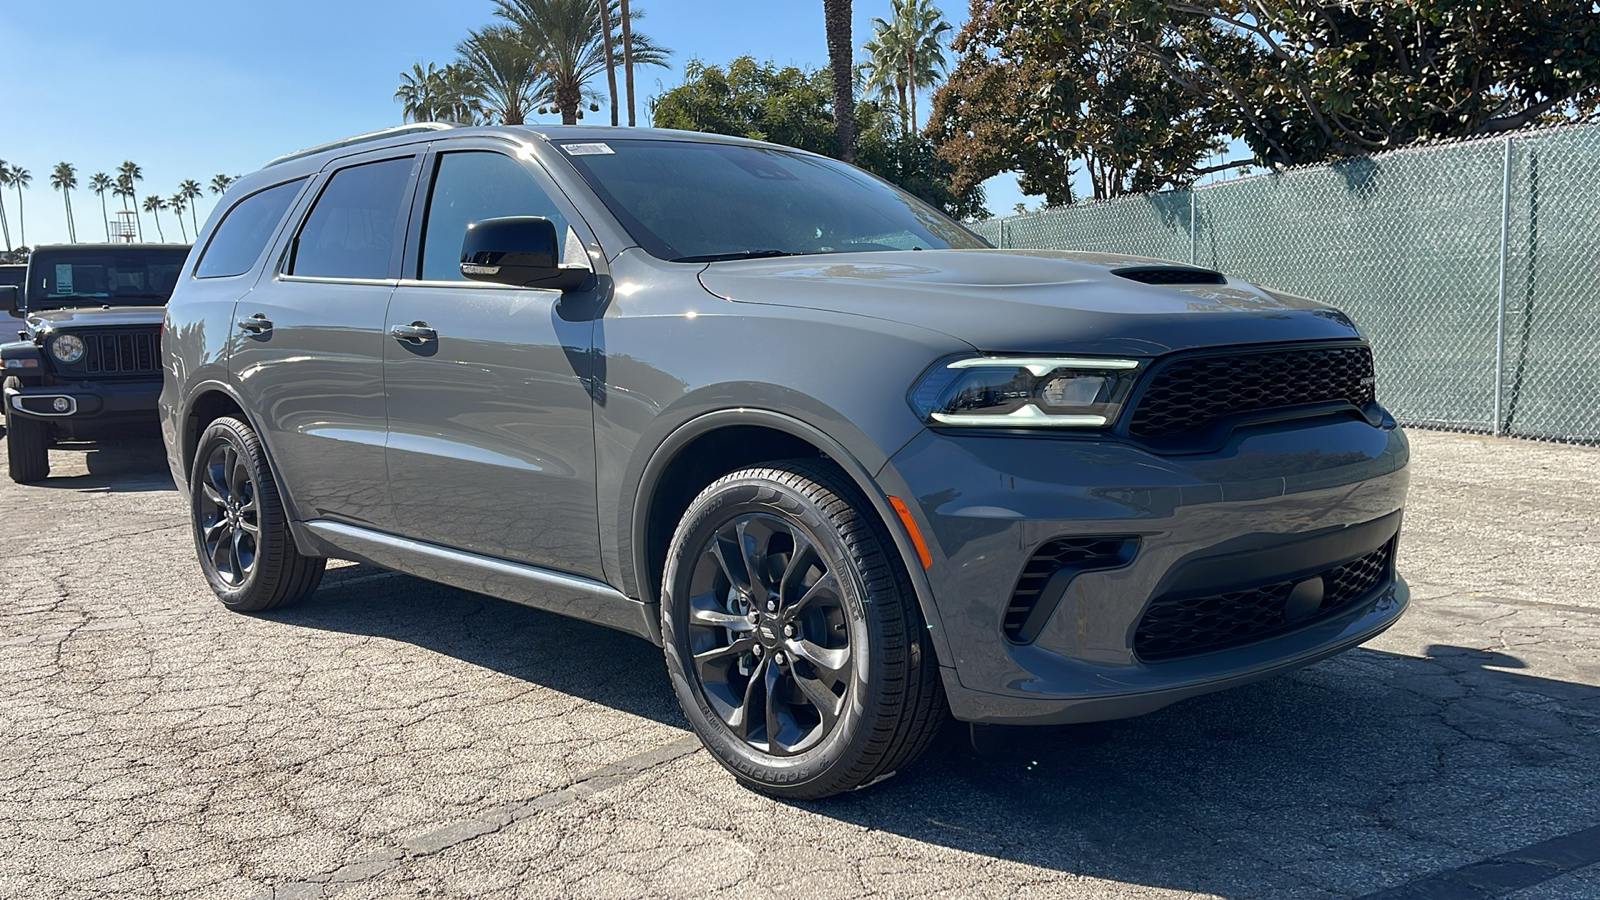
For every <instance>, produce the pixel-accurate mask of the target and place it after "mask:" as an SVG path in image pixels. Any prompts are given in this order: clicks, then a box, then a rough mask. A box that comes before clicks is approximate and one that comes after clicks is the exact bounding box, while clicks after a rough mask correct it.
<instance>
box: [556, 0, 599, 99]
mask: <svg viewBox="0 0 1600 900" xmlns="http://www.w3.org/2000/svg"><path fill="white" fill-rule="evenodd" d="M602 2H603V0H602ZM582 102H583V89H582V88H580V87H579V86H578V84H577V83H576V82H569V81H560V82H557V83H556V109H559V110H561V124H563V125H576V124H578V104H580V103H582Z"/></svg>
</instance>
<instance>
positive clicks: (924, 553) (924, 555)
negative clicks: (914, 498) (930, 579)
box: [889, 497, 933, 569]
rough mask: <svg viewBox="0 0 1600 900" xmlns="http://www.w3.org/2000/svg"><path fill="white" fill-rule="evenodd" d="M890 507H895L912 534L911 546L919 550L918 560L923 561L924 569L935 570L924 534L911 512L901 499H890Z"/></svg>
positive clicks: (907, 529)
mask: <svg viewBox="0 0 1600 900" xmlns="http://www.w3.org/2000/svg"><path fill="white" fill-rule="evenodd" d="M889 505H890V506H893V507H894V511H895V514H896V515H898V516H899V517H900V521H901V523H902V524H904V525H905V526H906V531H908V532H910V533H911V545H912V546H913V547H916V548H917V559H919V560H921V561H922V568H924V569H931V568H933V556H932V555H931V554H929V553H928V545H927V543H926V542H924V541H923V540H922V532H920V531H918V530H917V523H916V521H915V520H913V519H912V518H911V510H909V509H906V505H905V503H903V502H902V501H901V500H900V498H899V497H890V498H889Z"/></svg>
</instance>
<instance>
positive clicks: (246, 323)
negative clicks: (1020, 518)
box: [239, 313, 272, 334]
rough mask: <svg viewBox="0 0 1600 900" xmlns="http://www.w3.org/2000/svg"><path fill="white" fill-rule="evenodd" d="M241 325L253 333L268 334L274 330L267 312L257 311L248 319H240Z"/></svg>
mask: <svg viewBox="0 0 1600 900" xmlns="http://www.w3.org/2000/svg"><path fill="white" fill-rule="evenodd" d="M239 327H240V328H243V329H244V330H245V331H248V332H250V333H251V334H266V333H267V332H269V331H271V330H272V320H271V319H268V318H267V316H266V314H265V313H256V314H255V315H253V316H251V317H250V318H248V319H240V320H239Z"/></svg>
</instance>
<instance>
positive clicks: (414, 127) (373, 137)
mask: <svg viewBox="0 0 1600 900" xmlns="http://www.w3.org/2000/svg"><path fill="white" fill-rule="evenodd" d="M453 127H455V126H453V125H449V124H446V123H444V122H416V123H414V124H411V125H396V126H395V127H393V128H385V129H383V130H381V131H369V132H367V133H366V134H358V135H355V136H354V137H347V138H341V139H340V140H337V141H329V142H328V143H326V144H318V145H316V146H315V147H307V148H306V149H304V150H296V151H295V152H293V153H287V154H284V155H283V156H280V157H278V158H277V159H274V160H273V161H272V162H269V163H267V164H266V165H265V166H263V167H262V168H270V167H272V166H275V165H277V164H278V163H284V162H288V161H289V160H291V159H301V158H303V157H306V156H311V155H313V154H317V153H321V152H323V151H324V150H337V149H338V148H340V147H351V146H354V145H356V144H365V143H367V142H368V141H381V140H383V139H384V138H392V137H399V136H401V135H403V134H421V133H423V132H425V131H444V130H445V129H447V128H453Z"/></svg>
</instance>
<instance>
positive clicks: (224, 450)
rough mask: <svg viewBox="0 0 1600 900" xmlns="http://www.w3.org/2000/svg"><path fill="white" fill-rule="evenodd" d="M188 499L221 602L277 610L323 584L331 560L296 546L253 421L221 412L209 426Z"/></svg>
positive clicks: (208, 572)
mask: <svg viewBox="0 0 1600 900" xmlns="http://www.w3.org/2000/svg"><path fill="white" fill-rule="evenodd" d="M189 503H190V521H191V522H192V527H193V529H194V543H195V550H196V552H198V553H199V555H200V566H201V568H202V569H203V570H204V571H205V573H206V580H207V581H209V582H210V583H211V589H212V590H213V591H215V592H216V595H217V597H218V598H219V599H220V600H221V601H222V603H223V605H224V606H226V607H228V608H229V609H231V610H234V611H235V612H262V611H265V610H269V609H277V608H278V607H282V606H288V605H290V604H292V603H298V602H299V601H301V600H302V599H304V598H305V597H306V596H307V595H309V594H310V593H311V592H312V591H315V590H316V589H317V585H319V584H321V583H322V573H323V569H324V567H325V566H326V564H327V560H325V559H322V558H321V557H312V556H302V555H301V554H300V552H299V550H298V549H297V548H296V547H295V545H294V538H293V537H292V536H291V535H290V534H289V523H288V518H287V517H286V516H285V515H284V511H283V501H282V500H281V499H280V498H279V496H278V486H277V484H276V482H274V481H273V480H272V470H271V469H270V468H269V467H268V466H267V460H266V455H265V453H264V452H263V451H262V447H261V439H260V438H258V437H256V433H255V432H254V431H253V430H251V428H250V426H249V425H246V424H245V423H244V422H241V421H239V420H238V419H234V418H228V417H224V418H220V419H217V420H216V421H214V422H212V423H211V425H210V426H209V427H208V428H206V430H205V433H204V434H202V435H201V436H200V444H199V448H198V449H197V450H196V452H195V457H194V467H193V470H192V471H190V473H189Z"/></svg>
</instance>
